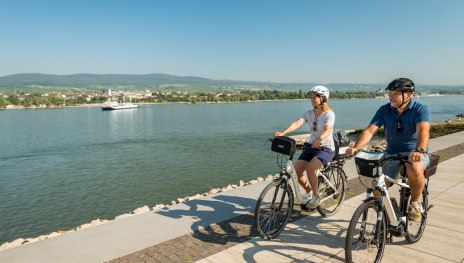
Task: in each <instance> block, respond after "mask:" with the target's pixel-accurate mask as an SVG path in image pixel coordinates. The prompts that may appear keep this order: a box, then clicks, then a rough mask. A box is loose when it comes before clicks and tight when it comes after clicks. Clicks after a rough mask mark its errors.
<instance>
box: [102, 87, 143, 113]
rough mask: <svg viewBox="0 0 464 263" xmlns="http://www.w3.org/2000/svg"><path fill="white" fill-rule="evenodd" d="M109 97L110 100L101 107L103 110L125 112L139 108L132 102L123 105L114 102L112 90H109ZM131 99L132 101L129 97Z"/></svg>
mask: <svg viewBox="0 0 464 263" xmlns="http://www.w3.org/2000/svg"><path fill="white" fill-rule="evenodd" d="M108 97H109V100H108V101H107V102H106V103H105V104H103V106H102V107H101V109H102V110H105V111H106V110H124V109H134V108H137V107H138V105H137V104H134V103H132V102H123V103H118V102H116V101H113V94H112V93H111V89H109V90H108ZM129 99H131V98H130V97H129Z"/></svg>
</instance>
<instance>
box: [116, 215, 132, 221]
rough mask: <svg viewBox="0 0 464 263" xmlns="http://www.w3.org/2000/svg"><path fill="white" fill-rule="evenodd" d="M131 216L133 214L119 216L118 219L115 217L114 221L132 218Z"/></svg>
mask: <svg viewBox="0 0 464 263" xmlns="http://www.w3.org/2000/svg"><path fill="white" fill-rule="evenodd" d="M130 216H131V214H122V215H118V216H117V217H115V218H114V220H118V219H123V218H126V217H130Z"/></svg>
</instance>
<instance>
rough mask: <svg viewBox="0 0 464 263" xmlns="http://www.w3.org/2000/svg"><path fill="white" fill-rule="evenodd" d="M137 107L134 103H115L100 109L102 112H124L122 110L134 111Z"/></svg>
mask: <svg viewBox="0 0 464 263" xmlns="http://www.w3.org/2000/svg"><path fill="white" fill-rule="evenodd" d="M137 107H138V105H137V104H134V103H130V102H129V103H121V104H119V103H117V102H112V103H108V104H105V105H103V106H102V107H101V108H102V110H124V109H134V108H137Z"/></svg>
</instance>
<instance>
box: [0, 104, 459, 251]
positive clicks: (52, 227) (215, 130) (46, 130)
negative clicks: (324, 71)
mask: <svg viewBox="0 0 464 263" xmlns="http://www.w3.org/2000/svg"><path fill="white" fill-rule="evenodd" d="M463 98H464V97H462V96H443V97H423V98H420V99H419V100H420V101H421V102H423V103H425V104H427V105H428V106H429V108H430V110H431V112H432V121H433V122H443V121H444V120H447V119H452V120H454V119H455V117H454V116H455V115H456V114H458V113H464V107H463ZM385 103H387V100H386V99H355V100H333V101H330V103H329V104H330V106H332V107H333V109H334V111H335V114H336V124H335V128H336V129H345V130H347V129H357V128H364V127H365V126H367V124H368V122H369V121H370V119H371V117H372V116H373V114H374V113H375V111H376V109H377V108H378V107H379V106H380V105H382V104H385ZM309 106H310V104H309V102H308V101H307V100H306V101H281V102H258V103H231V104H196V105H188V104H164V105H161V104H160V105H158V104H155V105H143V106H142V107H140V108H138V109H131V110H121V111H109V112H108V111H101V109H100V108H99V107H88V108H65V109H42V110H3V111H0V125H1V129H0V244H1V243H3V242H6V241H12V240H14V239H16V238H19V237H23V238H29V237H36V236H39V235H42V234H49V233H51V232H53V231H57V230H70V229H72V228H74V227H76V226H79V225H81V224H84V223H88V222H90V221H92V220H94V219H97V218H101V219H113V218H114V217H115V216H117V215H120V214H124V213H128V212H130V211H132V210H134V209H135V208H138V207H141V206H143V205H148V206H150V207H151V206H154V205H155V204H158V203H164V204H167V203H170V201H171V200H174V199H176V198H178V197H184V196H188V195H194V194H196V193H203V192H207V191H209V190H210V189H211V188H214V187H222V186H226V185H228V184H238V182H239V180H244V181H249V180H251V179H254V178H256V177H259V176H266V175H269V174H274V173H276V172H278V167H277V165H276V155H275V154H274V153H273V152H271V151H270V142H269V140H268V138H269V137H271V136H272V134H273V133H274V132H275V131H282V130H283V129H285V128H286V127H287V126H288V124H290V122H292V121H293V120H295V119H297V118H298V117H299V116H300V115H301V114H302V113H303V112H304V111H306V110H307V109H308V108H309ZM308 130H309V129H308V128H307V127H306V126H304V127H303V128H301V129H300V130H299V132H308Z"/></svg>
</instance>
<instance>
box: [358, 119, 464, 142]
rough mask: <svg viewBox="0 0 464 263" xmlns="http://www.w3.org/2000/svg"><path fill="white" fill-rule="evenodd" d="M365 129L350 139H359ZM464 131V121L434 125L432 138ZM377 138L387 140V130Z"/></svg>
mask: <svg viewBox="0 0 464 263" xmlns="http://www.w3.org/2000/svg"><path fill="white" fill-rule="evenodd" d="M362 131H363V129H356V130H354V131H353V132H350V134H349V135H350V137H358V136H359V134H360V133H361V132H362ZM460 131H464V121H455V122H451V123H432V124H431V125H430V138H436V137H440V136H444V135H448V134H451V133H456V132H460ZM375 136H376V138H379V139H380V138H385V130H384V129H383V128H380V129H379V130H378V131H377V133H376V134H375Z"/></svg>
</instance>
